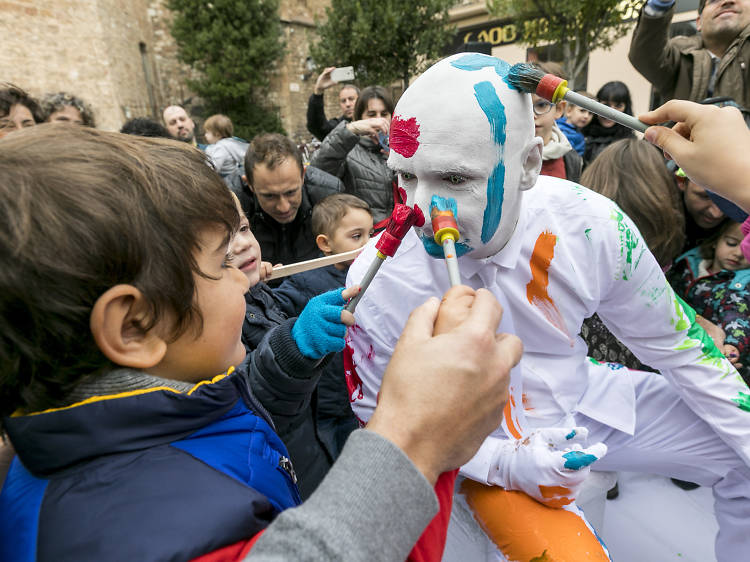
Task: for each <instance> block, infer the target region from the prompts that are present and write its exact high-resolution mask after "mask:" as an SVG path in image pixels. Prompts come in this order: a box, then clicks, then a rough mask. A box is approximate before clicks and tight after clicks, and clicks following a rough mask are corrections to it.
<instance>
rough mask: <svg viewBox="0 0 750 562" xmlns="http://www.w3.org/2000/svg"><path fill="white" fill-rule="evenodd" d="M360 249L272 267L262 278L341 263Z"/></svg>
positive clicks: (282, 275) (276, 276)
mask: <svg viewBox="0 0 750 562" xmlns="http://www.w3.org/2000/svg"><path fill="white" fill-rule="evenodd" d="M361 251H362V248H357V249H356V250H351V251H349V252H344V253H342V254H334V255H332V256H323V257H322V258H315V259H314V260H307V261H300V262H297V263H293V264H290V265H280V266H279V267H274V268H273V269H272V270H271V275H269V276H268V277H267V278H266V279H264V281H270V280H271V279H279V278H281V277H286V276H287V275H294V274H295V273H302V272H303V271H310V270H312V269H318V268H320V267H326V266H329V265H333V264H336V263H341V262H344V261H351V260H353V259H354V258H356V257H357V256H358V255H359V253H360V252H361Z"/></svg>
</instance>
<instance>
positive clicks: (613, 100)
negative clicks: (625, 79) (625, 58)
mask: <svg viewBox="0 0 750 562" xmlns="http://www.w3.org/2000/svg"><path fill="white" fill-rule="evenodd" d="M596 99H597V100H599V102H600V103H603V104H604V105H608V106H609V107H611V108H613V109H616V110H618V111H622V112H624V113H627V114H628V115H633V103H632V101H631V99H630V90H628V87H627V86H626V85H625V84H623V83H622V82H619V81H613V82H607V83H606V84H604V86H602V87H601V88H599V91H598V92H597V93H596ZM583 136H584V137H585V139H586V149H585V151H584V153H583V163H584V166H588V165H589V164H591V162H592V161H593V160H594V158H596V157H597V156H598V155H599V153H600V152H601V151H602V150H604V149H605V148H606V147H607V146H609V145H610V144H612V143H613V142H615V141H618V140H620V139H626V138H634V137H635V135H634V134H633V131H631V130H630V129H629V128H628V127H625V126H624V125H620V124H619V123H615V122H614V121H612V120H611V119H606V118H605V117H601V116H599V115H597V116H596V117H594V118H593V119H592V120H591V123H589V124H588V125H586V126H585V127H584V128H583Z"/></svg>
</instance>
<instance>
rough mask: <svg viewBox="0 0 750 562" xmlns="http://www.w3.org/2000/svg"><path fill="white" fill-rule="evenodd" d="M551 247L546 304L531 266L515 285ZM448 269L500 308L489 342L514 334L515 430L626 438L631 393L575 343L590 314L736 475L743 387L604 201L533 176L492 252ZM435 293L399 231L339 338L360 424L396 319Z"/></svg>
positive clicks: (746, 447) (364, 258)
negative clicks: (650, 371) (725, 453)
mask: <svg viewBox="0 0 750 562" xmlns="http://www.w3.org/2000/svg"><path fill="white" fill-rule="evenodd" d="M551 237H554V238H553V240H554V245H553V246H552V250H553V257H552V260H551V263H550V266H549V268H548V270H547V272H548V281H549V282H548V285H547V286H546V295H548V296H549V300H547V299H545V298H543V297H544V296H545V294H544V289H545V287H544V281H545V279H544V275H540V273H541V272H543V270H544V262H543V261H537V262H536V263H537V266H536V268H535V269H536V271H537V275H536V281H535V282H533V283H531V285H529V284H530V282H531V281H532V277H533V274H532V268H531V265H530V260H531V258H532V254H533V253H534V249H535V246H536V245H537V243H539V244H540V246H545V244H544V241H546V242H547V244H546V246H545V247H546V248H547V250H548V252H549V249H550V244H549V242H550V240H551V239H552V238H551ZM374 243H375V240H371V241H370V243H369V245H368V246H367V247H366V248H365V250H364V251H363V252H362V254H360V256H359V257H358V258H357V260H356V261H355V262H354V264H353V265H352V266H351V267H350V269H349V274H348V277H347V285H353V284H355V283H357V282H359V281H360V279H361V278H362V277H363V276H364V273H365V271H366V270H367V268H368V266H369V265H370V263H371V262H372V260H373V258H374V257H375V252H376V250H375V247H374ZM537 254H538V255H539V254H540V252H537ZM459 268H460V272H461V278H462V282H463V283H465V284H466V285H469V286H471V287H473V288H479V287H485V288H487V289H489V290H490V291H491V292H492V293H493V294H494V295H495V296H496V297H497V298H498V300H499V301H500V303H501V305H502V306H503V309H504V318H503V322H502V324H501V326H500V328H499V330H498V331H500V332H510V333H515V334H516V335H518V336H519V337H520V338H521V341H522V342H523V345H524V354H523V358H522V360H521V363H520V364H519V367H517V368H516V369H514V372H513V374H512V379H511V396H512V398H513V405H514V407H515V408H514V412H515V416H516V423H517V425H519V426H520V427H519V429H520V430H521V432H522V433H523V432H526V431H528V430H529V429H530V428H533V427H551V426H558V425H561V424H565V423H566V419H568V418H569V416H570V415H572V414H573V413H575V412H579V413H582V414H585V415H586V416H589V417H590V418H593V419H594V420H597V421H599V422H602V423H604V424H607V425H609V426H611V427H614V428H616V429H618V430H621V431H623V432H626V433H629V434H632V433H633V431H634V427H635V407H634V406H635V393H634V389H633V383H632V381H631V379H630V376H629V375H628V371H627V369H618V368H617V366H615V365H599V364H596V363H595V362H593V361H592V360H590V359H588V358H587V357H586V345H585V343H584V342H583V340H582V339H581V338H580V336H579V332H580V327H581V324H582V322H583V320H584V319H585V318H588V317H589V316H591V315H592V314H594V313H595V312H596V313H598V314H599V316H600V317H601V319H602V320H603V321H604V322H605V324H606V325H607V327H608V328H609V329H610V330H611V331H612V333H613V334H614V335H615V336H617V337H618V338H619V339H620V340H622V341H623V343H625V344H626V345H627V346H628V348H629V349H630V350H631V351H632V352H633V353H634V354H635V355H636V356H637V357H638V358H639V359H640V360H641V361H642V362H643V363H645V364H647V365H650V366H652V367H654V368H657V369H659V370H660V372H661V373H662V374H663V375H664V376H666V377H667V378H668V379H669V380H670V382H672V384H673V386H675V388H676V389H677V392H678V393H679V394H680V396H681V397H682V398H683V399H684V400H685V401H686V403H687V404H688V405H689V406H690V408H691V409H693V411H694V412H695V413H696V414H697V415H698V416H699V417H701V418H703V419H704V420H705V421H706V422H707V423H709V425H711V427H713V428H714V430H715V431H716V432H717V433H718V435H719V436H720V437H721V438H722V439H723V440H724V441H726V442H727V444H728V445H729V446H730V447H732V448H733V449H735V451H737V453H738V454H739V455H740V456H741V457H742V458H743V459H744V460H745V462H746V463H747V464H750V432H748V430H747V428H748V427H749V426H750V424H749V422H750V412H748V411H746V410H744V409H742V408H740V406H739V403H741V402H743V394H744V395H745V399H744V400H745V403H747V400H748V399H750V397H748V396H747V394H748V393H750V390H748V388H747V386H746V385H745V383H744V382H743V381H742V379H741V378H740V376H739V375H738V374H737V372H736V370H735V369H734V367H732V365H731V364H730V363H729V361H727V360H726V359H724V358H723V357H717V356H716V355H715V354H714V355H711V354H709V352H708V351H709V349H710V346H709V347H705V346H704V343H705V341H706V340H705V339H704V340H703V341H701V339H700V338H701V333H703V332H702V331H698V330H697V326H695V327H692V328H691V322H690V319H689V318H688V316H687V314H686V313H685V311H684V310H683V308H682V306H681V305H680V303H679V302H678V301H677V300H676V298H675V296H674V293H673V291H672V289H671V288H670V287H669V285H668V283H667V281H666V279H665V278H664V275H663V273H662V271H661V268H660V267H659V265H658V263H657V262H656V260H655V259H654V257H653V256H652V254H651V252H650V251H649V250H648V248H647V247H646V245H645V243H644V241H643V239H642V236H641V234H640V233H639V232H638V230H637V228H636V227H635V225H634V224H633V223H632V221H631V220H630V219H629V218H628V217H627V216H625V215H624V213H622V211H621V210H620V209H619V208H618V207H617V206H616V205H615V204H614V203H613V202H612V201H611V200H609V199H607V198H605V197H603V196H601V195H599V194H597V193H594V192H592V191H590V190H588V189H586V188H583V187H581V186H579V185H576V184H573V183H571V182H567V181H565V180H560V179H557V178H552V177H547V176H540V177H539V180H538V182H537V184H536V185H535V186H534V187H533V188H532V189H531V190H529V191H527V192H525V194H524V199H523V204H522V207H521V212H520V216H519V220H518V224H517V226H516V229H515V232H514V234H513V237H512V238H511V240H510V241H509V243H508V244H507V245H506V246H505V247H504V248H503V249H502V251H500V252H499V253H497V254H496V255H494V256H492V257H490V258H487V259H483V260H476V259H472V258H469V257H466V256H464V257H462V258H459ZM448 288H449V282H448V274H447V271H446V267H445V263H444V261H443V260H441V259H435V258H433V257H430V256H429V255H428V254H427V253H426V251H425V250H424V248H423V246H422V243H421V241H420V240H419V238H418V237H417V235H416V234H415V233H414V231H413V230H412V231H410V232H409V234H408V235H407V236H406V237H405V238H404V241H403V243H402V245H401V247H400V248H399V249H398V251H397V252H396V255H395V256H394V257H393V258H388V259H387V260H386V261H385V263H384V264H383V265H382V267H381V268H380V270H379V272H378V274H377V275H376V276H375V278H374V280H373V282H372V284H371V285H370V287H369V289H368V290H367V291H366V292H365V294H364V296H363V298H362V300H361V301H360V303H359V305H358V307H357V309H356V313H355V318H356V325H355V327H353V328H351V329H350V330H349V334H348V337H347V339H348V347H349V352H350V353H351V355H352V359H353V361H354V364H355V365H356V373H352V372H348V373H347V377H348V378H349V381H350V383H351V382H352V381H353V382H355V383H356V382H357V378H359V379H361V381H362V388H361V394H360V392H359V389H355V390H354V392H352V396H351V398H352V407H353V409H354V411H355V413H356V414H357V416H358V417H359V418H360V419H361V420H362V421H365V422H366V421H367V420H368V419H369V417H370V415H371V414H372V411H373V410H374V408H375V404H376V399H377V392H378V389H379V386H380V380H381V378H382V375H383V372H384V371H385V367H386V365H387V364H388V361H389V359H390V356H391V354H392V352H393V349H394V347H395V344H396V341H397V340H398V338H399V336H400V334H401V331H402V330H403V327H404V325H405V323H406V320H407V318H408V316H409V313H410V312H411V311H412V310H413V309H414V308H415V307H417V306H418V305H420V304H422V303H423V302H425V301H426V300H427V298H429V297H430V296H438V297H440V296H442V294H443V293H444V292H445V291H447V290H448ZM540 295H541V296H542V298H541V299H540V298H539V297H540ZM535 296H536V298H534V297H535ZM557 313H559V316H558V314H557ZM703 334H704V333H703ZM705 337H706V338H707V336H705ZM521 379H522V381H523V382H521ZM521 404H523V407H522V408H521V407H519V406H521ZM524 416H525V420H524ZM500 421H501V420H498V422H499V423H500ZM504 433H508V427H507V424H505V423H503V424H502V426H499V428H498V431H496V432H495V434H493V435H494V437H490V438H488V441H487V442H486V443H485V445H483V447H482V449H480V451H479V453H478V454H477V456H476V457H475V458H474V459H473V460H472V461H471V462H470V463H469V465H467V467H465V469H464V471H463V472H464V473H465V474H467V475H469V476H471V477H472V478H475V479H477V480H482V481H483V480H485V478H486V474H487V472H486V470H487V465H488V463H489V462H490V461H491V456H492V451H493V450H494V447H493V446H492V440H493V439H496V438H505V435H503V434H504Z"/></svg>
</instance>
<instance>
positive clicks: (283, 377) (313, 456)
mask: <svg viewBox="0 0 750 562" xmlns="http://www.w3.org/2000/svg"><path fill="white" fill-rule="evenodd" d="M234 199H235V204H236V206H237V211H238V212H239V214H240V218H241V222H240V228H239V230H238V232H237V234H236V235H235V236H234V238H233V239H232V242H231V244H230V252H231V256H232V262H233V264H234V265H236V266H237V267H238V268H239V269H240V271H242V273H244V274H245V276H246V277H247V279H248V281H249V285H250V289H249V290H248V292H247V293H245V303H246V307H245V321H244V323H243V325H242V343H243V345H244V346H245V348H246V350H247V351H248V352H251V351H254V350H256V349H257V348H259V346H260V344H261V342H262V341H264V340H265V339H267V334H268V333H269V332H270V331H271V330H272V329H273V328H276V327H278V326H282V325H285V324H290V325H291V329H290V330H289V335H290V337H288V338H287V339H288V341H287V342H286V344H285V345H280V344H278V343H277V345H275V346H274V345H271V346H270V347H269V346H266V347H265V348H263V349H265V350H266V353H272V354H273V355H274V356H275V357H281V356H283V359H284V361H285V362H286V363H289V362H292V363H297V364H298V365H299V369H298V372H295V375H294V376H290V375H289V374H287V372H284V371H282V370H278V371H276V372H263V373H260V372H258V373H253V375H251V387H252V389H253V393H254V394H255V395H256V396H257V397H258V399H259V400H260V401H261V402H262V403H263V405H264V406H265V407H266V409H267V410H268V412H269V414H270V415H271V417H272V419H273V422H274V424H275V425H276V430H277V431H278V434H279V436H280V437H281V439H282V440H283V441H284V444H285V445H286V447H287V449H288V450H289V455H290V457H291V459H292V464H293V466H294V470H295V471H296V473H297V477H298V479H299V480H298V482H297V484H298V486H299V490H300V495H301V496H302V498H303V499H304V498H307V497H309V496H310V494H312V492H313V491H314V490H315V488H316V487H317V486H318V484H319V483H320V481H321V480H322V479H323V477H324V476H325V475H326V473H327V472H328V469H329V468H330V467H331V465H332V464H333V460H334V459H333V457H332V455H331V454H330V453H329V452H328V450H327V448H326V447H325V446H324V445H323V443H322V442H321V441H320V439H319V438H318V435H317V429H316V422H315V406H314V404H313V405H312V407H311V405H310V401H311V400H312V401H313V402H314V401H315V396H313V397H312V399H311V398H310V396H311V394H312V393H313V390H312V389H313V388H315V386H316V385H317V383H318V380H319V376H320V373H321V371H320V367H321V366H323V365H324V364H325V363H326V362H327V361H328V359H329V356H330V354H332V353H334V352H337V351H341V350H342V349H343V348H344V336H345V335H346V326H345V325H344V324H343V323H342V321H341V309H342V308H343V305H344V304H345V299H346V298H348V297H349V296H351V294H354V293H355V292H356V290H355V291H348V292H342V291H343V289H341V288H339V289H337V290H332V291H329V292H327V293H324V294H322V295H319V296H316V297H314V298H312V299H310V301H309V302H307V303H306V304H305V305H303V306H302V307H299V308H295V307H294V306H293V305H292V304H290V303H289V302H288V301H287V300H285V299H279V298H277V297H276V296H275V295H274V291H273V289H271V288H270V287H269V286H268V285H266V284H265V283H263V282H262V281H261V254H260V245H259V244H258V242H257V241H256V240H255V237H254V236H253V233H252V232H251V231H250V225H249V223H248V220H247V217H246V216H245V214H244V213H243V212H242V208H241V206H240V203H239V200H238V199H237V198H236V197H234ZM347 315H348V313H347ZM351 320H352V322H353V319H351ZM310 360H314V361H317V363H316V367H317V368H316V369H315V371H314V372H310V369H309V364H310ZM269 364H276V359H273V360H271V361H269Z"/></svg>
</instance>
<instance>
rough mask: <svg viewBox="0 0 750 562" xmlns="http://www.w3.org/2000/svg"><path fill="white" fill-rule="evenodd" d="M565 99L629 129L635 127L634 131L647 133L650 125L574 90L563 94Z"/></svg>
mask: <svg viewBox="0 0 750 562" xmlns="http://www.w3.org/2000/svg"><path fill="white" fill-rule="evenodd" d="M563 99H564V100H566V101H569V102H570V103H572V104H573V105H577V106H578V107H582V108H583V109H588V110H589V111H590V112H592V113H596V114H597V115H601V116H602V117H604V118H606V119H611V120H612V121H614V122H615V123H619V124H620V125H624V126H626V127H628V128H629V129H633V130H634V131H640V132H641V133H645V132H646V129H648V127H649V125H646V124H645V123H644V122H643V121H639V120H638V119H636V118H635V117H633V116H632V115H628V114H627V113H623V112H622V111H617V110H616V109H613V108H611V107H609V106H608V105H604V104H603V103H599V102H598V101H594V100H592V99H591V98H587V97H586V96H582V95H581V94H577V93H576V92H574V91H572V90H568V91H567V92H566V93H565V95H564V96H563Z"/></svg>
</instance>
